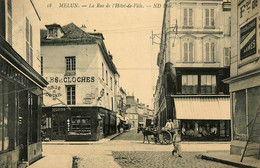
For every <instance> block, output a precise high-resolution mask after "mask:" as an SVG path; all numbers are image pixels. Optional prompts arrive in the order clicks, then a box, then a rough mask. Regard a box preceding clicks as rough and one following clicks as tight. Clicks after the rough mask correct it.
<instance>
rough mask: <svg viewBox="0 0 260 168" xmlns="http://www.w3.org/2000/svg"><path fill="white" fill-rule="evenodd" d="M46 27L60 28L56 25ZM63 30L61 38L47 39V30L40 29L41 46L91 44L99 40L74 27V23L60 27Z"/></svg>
mask: <svg viewBox="0 0 260 168" xmlns="http://www.w3.org/2000/svg"><path fill="white" fill-rule="evenodd" d="M46 27H47V28H48V27H60V25H58V24H56V23H55V24H51V25H46ZM60 28H61V29H62V30H63V33H64V35H63V36H62V37H61V38H55V39H47V30H43V29H41V45H55V44H60V43H62V44H63V45H65V44H93V43H95V42H96V40H97V39H101V38H100V37H98V36H94V35H90V34H89V33H87V32H85V31H83V30H82V29H81V28H79V27H78V26H76V25H75V24H74V23H70V24H67V25H65V26H62V27H60Z"/></svg>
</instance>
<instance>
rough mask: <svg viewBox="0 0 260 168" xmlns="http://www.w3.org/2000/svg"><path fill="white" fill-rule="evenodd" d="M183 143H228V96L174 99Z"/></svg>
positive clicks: (229, 132)
mask: <svg viewBox="0 0 260 168" xmlns="http://www.w3.org/2000/svg"><path fill="white" fill-rule="evenodd" d="M174 104H175V110H176V118H177V120H179V121H180V129H181V135H182V140H183V141H230V140H231V126H230V102H229V96H222V97H220V96H218V97H201V96H200V97H198V96H197V97H185V96H179V97H178V96H176V97H174Z"/></svg>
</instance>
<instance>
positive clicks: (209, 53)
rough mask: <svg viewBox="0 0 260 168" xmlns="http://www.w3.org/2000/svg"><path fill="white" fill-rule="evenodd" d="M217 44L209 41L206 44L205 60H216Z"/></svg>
mask: <svg viewBox="0 0 260 168" xmlns="http://www.w3.org/2000/svg"><path fill="white" fill-rule="evenodd" d="M215 46H216V44H215V43H213V42H211V43H210V42H207V43H206V44H205V58H204V62H216V50H215Z"/></svg>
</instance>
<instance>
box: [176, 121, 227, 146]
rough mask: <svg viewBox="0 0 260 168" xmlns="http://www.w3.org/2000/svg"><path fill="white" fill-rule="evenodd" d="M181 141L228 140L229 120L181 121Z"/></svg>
mask: <svg viewBox="0 0 260 168" xmlns="http://www.w3.org/2000/svg"><path fill="white" fill-rule="evenodd" d="M181 133H182V139H183V140H188V141H190V140H195V141H196V140H198V141H200V140H203V141H204V140H205V141H206V140H214V141H215V140H216V141H218V140H230V121H229V120H182V121H181Z"/></svg>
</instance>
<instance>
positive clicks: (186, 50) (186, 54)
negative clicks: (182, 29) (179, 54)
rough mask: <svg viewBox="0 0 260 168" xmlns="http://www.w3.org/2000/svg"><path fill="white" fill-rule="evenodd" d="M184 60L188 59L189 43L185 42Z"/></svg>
mask: <svg viewBox="0 0 260 168" xmlns="http://www.w3.org/2000/svg"><path fill="white" fill-rule="evenodd" d="M183 61H184V62H187V61H188V43H184V60H183Z"/></svg>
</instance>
